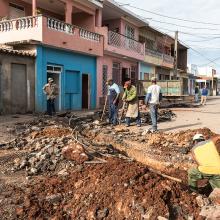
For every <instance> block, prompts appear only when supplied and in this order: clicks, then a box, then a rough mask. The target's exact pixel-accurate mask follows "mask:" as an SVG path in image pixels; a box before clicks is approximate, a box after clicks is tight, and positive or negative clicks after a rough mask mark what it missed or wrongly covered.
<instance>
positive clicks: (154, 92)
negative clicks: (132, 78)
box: [145, 77, 162, 132]
mask: <svg viewBox="0 0 220 220" xmlns="http://www.w3.org/2000/svg"><path fill="white" fill-rule="evenodd" d="M151 82H152V85H151V86H150V87H149V88H148V90H147V94H146V97H145V104H146V105H149V108H150V116H151V121H152V128H150V129H149V131H151V132H157V117H158V107H159V104H160V102H161V100H162V92H161V88H160V86H158V85H157V79H156V77H153V78H151Z"/></svg>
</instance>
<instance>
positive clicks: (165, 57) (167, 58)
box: [163, 54, 174, 64]
mask: <svg viewBox="0 0 220 220" xmlns="http://www.w3.org/2000/svg"><path fill="white" fill-rule="evenodd" d="M163 61H164V62H166V63H170V64H173V63H174V57H172V56H170V55H167V54H163Z"/></svg>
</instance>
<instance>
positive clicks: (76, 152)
mask: <svg viewBox="0 0 220 220" xmlns="http://www.w3.org/2000/svg"><path fill="white" fill-rule="evenodd" d="M62 154H63V156H64V158H66V159H67V160H73V161H76V162H77V163H79V164H82V163H84V162H85V161H87V160H88V159H89V157H88V156H87V155H86V154H85V151H84V148H83V146H82V145H80V144H75V143H71V144H70V145H68V146H67V147H64V148H63V150H62Z"/></svg>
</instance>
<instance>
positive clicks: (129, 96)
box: [122, 78, 141, 127]
mask: <svg viewBox="0 0 220 220" xmlns="http://www.w3.org/2000/svg"><path fill="white" fill-rule="evenodd" d="M124 88H125V92H124V95H123V97H122V100H123V101H124V102H127V103H128V110H127V113H126V126H127V127H129V126H130V122H131V118H135V119H136V123H137V126H138V127H140V126H141V119H140V113H139V106H138V96H137V89H136V87H135V86H133V85H131V79H130V78H127V79H126V80H125V84H124Z"/></svg>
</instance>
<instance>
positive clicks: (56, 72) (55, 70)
mask: <svg viewBox="0 0 220 220" xmlns="http://www.w3.org/2000/svg"><path fill="white" fill-rule="evenodd" d="M61 73H62V67H60V66H53V65H47V79H48V78H52V79H53V80H54V83H55V84H56V86H57V87H58V90H59V91H58V92H59V95H58V96H57V97H56V99H55V110H56V111H61V94H60V91H61V88H60V85H61V84H60V77H61Z"/></svg>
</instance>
